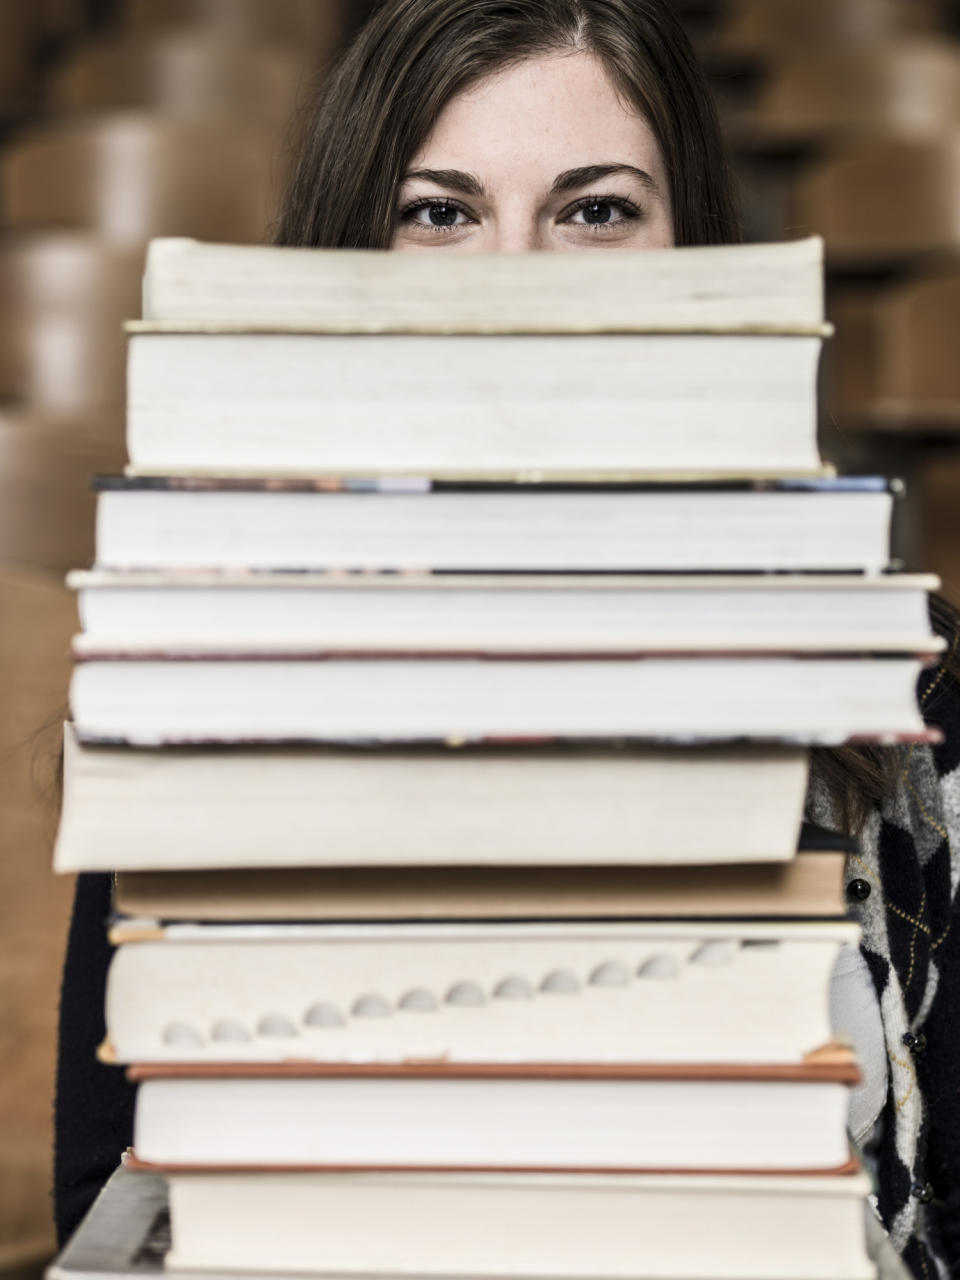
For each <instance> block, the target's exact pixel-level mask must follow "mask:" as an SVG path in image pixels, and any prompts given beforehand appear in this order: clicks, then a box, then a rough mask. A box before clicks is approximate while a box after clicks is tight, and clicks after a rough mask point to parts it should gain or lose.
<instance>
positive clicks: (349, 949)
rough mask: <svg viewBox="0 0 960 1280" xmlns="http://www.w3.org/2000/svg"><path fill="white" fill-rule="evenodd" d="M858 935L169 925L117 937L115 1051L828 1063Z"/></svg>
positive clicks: (762, 928)
mask: <svg viewBox="0 0 960 1280" xmlns="http://www.w3.org/2000/svg"><path fill="white" fill-rule="evenodd" d="M691 874H695V872H691ZM858 938H859V930H858V928H857V926H856V925H855V924H852V923H851V922H849V921H845V920H829V921H828V920H819V921H783V922H776V923H774V922H769V921H751V922H743V923H741V922H733V921H715V920H709V921H708V920H701V921H695V922H687V923H684V922H672V923H668V922H665V921H637V922H615V921H596V922H591V923H572V922H563V923H561V922H554V923H543V922H537V923H530V922H528V923H522V924H521V923H508V922H502V921H500V922H489V923H461V924H428V923H422V924H401V923H396V922H390V923H382V924H377V925H374V924H368V925H337V924H316V925H292V924H290V925H272V926H270V925H194V926H191V925H186V924H184V925H168V926H166V928H164V929H162V930H158V929H154V930H153V932H152V940H143V941H136V942H128V943H127V944H125V945H123V946H121V947H119V948H118V950H117V952H116V955H115V956H114V959H113V961H112V964H111V968H110V973H109V978H108V981H107V998H106V1026H107V1040H106V1041H105V1044H104V1047H103V1051H102V1053H103V1056H104V1057H105V1058H106V1059H107V1060H109V1061H114V1062H117V1061H119V1062H141V1063H143V1062H152V1063H161V1062H164V1063H171V1062H172V1063H181V1064H182V1063H185V1062H190V1063H196V1064H203V1063H218V1062H219V1063H222V1062H234V1063H239V1062H247V1063H257V1062H260V1063H264V1062H283V1061H285V1060H299V1061H316V1062H328V1063H337V1062H339V1063H351V1062H352V1063H359V1062H381V1063H383V1062H393V1063H398V1062H404V1061H411V1060H421V1061H423V1060H430V1061H433V1062H460V1063H464V1062H467V1063H469V1062H474V1063H475V1062H501V1063H510V1062H527V1063H532V1062H540V1063H542V1062H567V1063H575V1062H584V1061H587V1062H601V1061H605V1062H609V1063H616V1062H619V1063H624V1062H628V1063H629V1062H647V1063H658V1064H665V1063H675V1064H676V1063H688V1064H701V1065H702V1064H704V1063H706V1064H710V1063H714V1064H715V1063H726V1064H728V1065H729V1064H732V1063H740V1064H744V1063H752V1064H759V1063H764V1064H777V1063H779V1064H781V1065H783V1064H785V1063H791V1064H793V1065H794V1066H800V1065H807V1066H809V1065H815V1064H818V1063H819V1064H820V1065H821V1066H824V1067H826V1066H829V1063H830V1062H831V1061H833V1060H834V1055H833V1054H832V1053H831V1052H830V1051H826V1052H825V1051H824V1046H825V1045H829V1044H830V1042H831V1039H832V1037H833V1028H832V1026H831V1023H830V1016H829V1000H828V995H829V989H830V977H831V973H832V970H833V967H834V964H835V963H836V961H837V958H838V956H839V955H840V953H841V949H842V948H843V947H845V946H846V947H849V946H856V944H857V940H858ZM146 993H149V999H145V995H146Z"/></svg>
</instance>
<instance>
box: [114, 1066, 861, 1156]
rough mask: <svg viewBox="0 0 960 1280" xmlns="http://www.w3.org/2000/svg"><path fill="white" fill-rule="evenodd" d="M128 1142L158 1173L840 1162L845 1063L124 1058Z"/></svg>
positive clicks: (849, 1078) (851, 1078) (850, 1070)
mask: <svg viewBox="0 0 960 1280" xmlns="http://www.w3.org/2000/svg"><path fill="white" fill-rule="evenodd" d="M128 1074H129V1075H130V1077H131V1079H133V1080H135V1081H137V1083H138V1085H139V1087H138V1089H137V1100H136V1112H135V1119H134V1132H133V1149H134V1152H135V1153H136V1156H137V1159H138V1160H142V1161H144V1162H145V1163H148V1164H159V1165H163V1166H165V1167H166V1168H168V1169H169V1168H186V1169H190V1168H194V1169H196V1168H202V1169H212V1168H222V1169H225V1170H228V1169H231V1168H232V1169H237V1168H248V1169H250V1168H253V1169H262V1168H264V1167H270V1168H278V1169H282V1168H285V1169H298V1168H314V1169H316V1168H326V1169H333V1168H341V1169H364V1170H369V1169H394V1170H400V1169H406V1170H415V1169H433V1170H441V1169H443V1170H450V1171H453V1170H459V1171H467V1170H471V1171H481V1170H498V1171H504V1170H517V1171H525V1172H529V1173H533V1172H541V1173H544V1172H553V1171H561V1170H563V1171H566V1172H574V1171H587V1170H589V1171H592V1172H608V1173H613V1172H626V1171H630V1172H634V1173H636V1172H639V1171H640V1170H643V1169H663V1170H670V1171H673V1172H690V1171H713V1172H720V1171H724V1172H729V1171H731V1170H738V1171H742V1172H759V1171H761V1170H762V1171H768V1170H779V1171H781V1172H790V1173H820V1174H825V1173H836V1172H841V1171H848V1170H849V1167H850V1149H849V1144H848V1140H847V1133H846V1117H847V1106H848V1102H849V1087H850V1085H852V1084H856V1083H857V1082H858V1080H859V1078H860V1073H859V1071H858V1069H857V1067H856V1066H855V1064H854V1062H853V1060H852V1058H850V1060H849V1061H846V1062H843V1061H840V1060H838V1061H837V1062H836V1063H831V1064H828V1065H825V1066H818V1065H812V1066H799V1067H794V1066H791V1065H780V1064H773V1065H770V1066H762V1065H758V1066H754V1065H751V1064H743V1065H738V1066H733V1067H726V1066H710V1067H709V1068H707V1069H703V1070H699V1069H694V1068H691V1067H687V1066H684V1065H670V1064H664V1065H663V1066H657V1067H651V1066H649V1065H648V1064H644V1063H624V1064H604V1063H600V1064H596V1063H589V1062H584V1063H578V1064H575V1065H571V1064H549V1063H544V1064H536V1065H530V1064H527V1063H515V1064H509V1065H508V1064H489V1063H487V1064H484V1063H478V1064H450V1065H445V1064H428V1065H427V1064H417V1063H409V1064H407V1063H405V1064H398V1065H382V1064H371V1065H362V1064H350V1065H347V1066H345V1067H343V1068H340V1067H338V1066H335V1065H329V1066H328V1065H326V1064H314V1065H312V1066H309V1067H307V1066H296V1067H293V1068H291V1069H289V1070H284V1069H282V1068H279V1067H278V1068H273V1069H271V1068H270V1067H268V1066H263V1067H261V1068H259V1069H258V1070H257V1071H256V1073H255V1074H254V1073H253V1072H251V1071H246V1070H243V1069H242V1068H241V1067H231V1065H230V1064H221V1065H220V1066H219V1067H218V1069H217V1072H216V1074H214V1073H212V1072H207V1073H204V1072H202V1070H201V1069H197V1068H191V1067H178V1066H172V1067H167V1068H164V1067H153V1066H147V1067H142V1068H141V1067H134V1068H133V1069H132V1070H131V1071H130V1072H129V1073H128Z"/></svg>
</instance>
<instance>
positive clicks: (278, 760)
mask: <svg viewBox="0 0 960 1280" xmlns="http://www.w3.org/2000/svg"><path fill="white" fill-rule="evenodd" d="M806 790H807V752H806V751H805V750H804V749H802V748H800V747H795V746H778V747H771V748H762V747H749V746H743V745H740V746H735V747H723V748H722V749H716V748H706V749H698V748H691V747H685V746H663V747H659V748H648V749H643V748H626V747H625V748H622V749H620V748H616V747H613V746H611V747H609V748H607V749H603V748H594V749H587V748H574V747H572V746H571V747H569V748H562V747H560V746H557V747H553V748H551V747H550V746H549V745H548V744H543V745H542V746H538V745H534V744H526V745H525V746H515V747H507V746H490V747H486V748H483V747H477V748H471V747H463V748H429V747H424V748H409V749H404V748H399V747H384V748H378V749H367V748H361V747H357V748H350V747H344V748H330V747H320V746H314V747H302V748H296V749H286V748H281V747H252V746H251V747H241V748H236V749H233V748H228V747H223V746H221V747H218V748H216V749H213V748H211V749H209V750H193V749H161V750H130V749H129V748H128V747H127V746H125V745H117V746H114V747H103V746H99V747H87V746H83V745H81V744H80V743H78V741H77V738H76V734H75V732H74V729H73V727H72V726H71V725H68V726H67V727H66V730H65V734H64V797H63V813H62V818H61V822H60V830H59V834H58V836H57V844H56V851H55V865H56V869H57V870H58V871H81V870H83V871H98V870H99V871H114V870H124V871H134V870H141V871H143V870H153V871H160V870H175V869H179V870H188V869H190V870H193V869H200V868H216V867H219V868H224V867H251V868H252V867H269V868H271V869H272V868H276V867H318V866H319V867H323V866H327V867H331V866H332V867H351V866H352V867H364V866H366V867H378V866H420V867H434V866H450V865H486V866H490V865H510V864H519V865H525V864H526V865H530V864H536V865H548V866H561V865H567V866H576V865H580V866H593V865H594V864H596V863H603V864H606V865H609V864H620V865H624V864H626V865H637V864H645V863H647V864H649V863H662V864H670V863H718V862H719V863H729V862H746V861H762V862H771V861H775V862H776V861H779V862H782V861H786V860H789V859H791V858H792V857H793V856H794V854H795V852H796V848H797V834H798V832H799V830H800V824H801V818H802V814H803V805H804V798H805V796H806ZM691 796H696V800H697V802H696V804H691V803H690V797H691ZM280 832H282V839H281V838H278V835H279V833H280Z"/></svg>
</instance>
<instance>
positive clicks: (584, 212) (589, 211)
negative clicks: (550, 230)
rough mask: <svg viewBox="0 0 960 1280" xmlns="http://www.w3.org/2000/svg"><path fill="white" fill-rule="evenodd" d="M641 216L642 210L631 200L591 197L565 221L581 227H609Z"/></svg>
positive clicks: (578, 206) (576, 207)
mask: <svg viewBox="0 0 960 1280" xmlns="http://www.w3.org/2000/svg"><path fill="white" fill-rule="evenodd" d="M639 216H640V210H639V209H638V208H637V206H636V205H635V204H632V203H631V202H630V201H629V200H619V199H618V200H614V199H612V198H608V199H604V198H601V197H599V196H589V197H588V198H587V199H586V200H582V201H581V202H580V203H579V204H578V205H576V206H575V207H574V209H573V210H572V211H571V212H570V213H569V214H568V215H567V217H566V218H565V219H564V221H565V222H570V223H573V224H574V225H575V226H581V227H583V226H586V227H608V226H616V225H617V224H618V223H622V222H629V221H631V220H632V219H634V218H638V217H639Z"/></svg>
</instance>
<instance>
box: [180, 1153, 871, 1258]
mask: <svg viewBox="0 0 960 1280" xmlns="http://www.w3.org/2000/svg"><path fill="white" fill-rule="evenodd" d="M169 1187H170V1214H171V1222H172V1228H173V1251H172V1253H170V1254H168V1255H167V1259H166V1266H167V1268H168V1269H170V1270H174V1271H176V1270H188V1269H190V1268H191V1267H195V1268H201V1267H202V1268H212V1269H215V1270H221V1271H231V1270H234V1269H244V1270H250V1269H256V1268H261V1269H262V1270H265V1271H288V1272H289V1271H302V1272H310V1273H311V1274H314V1275H322V1276H331V1277H332V1276H337V1277H346V1276H360V1275H365V1276H367V1277H370V1276H381V1277H387V1276H391V1277H399V1276H404V1277H408V1278H409V1280H412V1277H415V1276H418V1277H431V1278H432V1277H436V1278H437V1280H440V1277H450V1276H455V1275H464V1274H469V1275H470V1276H471V1277H474V1278H476V1280H494V1278H496V1280H521V1278H523V1280H533V1278H534V1277H536V1278H537V1280H547V1277H550V1278H551V1280H708V1278H710V1277H723V1278H724V1280H873V1277H874V1276H875V1274H876V1272H875V1269H874V1267H873V1264H872V1263H871V1262H870V1260H869V1259H868V1257H867V1251H866V1242H865V1226H864V1216H865V1210H866V1205H865V1198H866V1196H867V1195H868V1193H869V1191H870V1184H869V1181H868V1180H867V1179H866V1178H865V1177H862V1176H858V1175H855V1176H852V1177H851V1176H847V1177H833V1178H822V1177H797V1178H792V1177H767V1178H759V1177H753V1178H751V1177H743V1176H738V1177H726V1178H725V1177H721V1176H713V1177H707V1176H700V1177H697V1176H674V1177H666V1176H663V1175H661V1176H655V1175H648V1176H643V1175H639V1176H631V1175H624V1174H621V1175H615V1176H606V1177H605V1176H602V1175H587V1174H581V1175H578V1174H555V1175H549V1174H541V1175H536V1176H534V1175H514V1176H512V1177H505V1176H503V1175H497V1174H486V1175H481V1174H442V1175H441V1174H415V1175H402V1176H401V1175H393V1176H390V1175H385V1174H353V1175H350V1176H344V1175H336V1174H323V1173H313V1174H282V1173H270V1174H267V1175H265V1174H262V1173H245V1174H232V1175H230V1176H228V1177H224V1176H223V1175H222V1174H220V1175H204V1174H190V1175H186V1176H183V1175H176V1174H174V1175H172V1176H170V1178H169ZM373 1224H375V1227H376V1229H375V1230H373V1229H371V1226H372V1225H373ZM400 1259H402V1265H401V1263H400V1261H399V1260H400Z"/></svg>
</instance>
